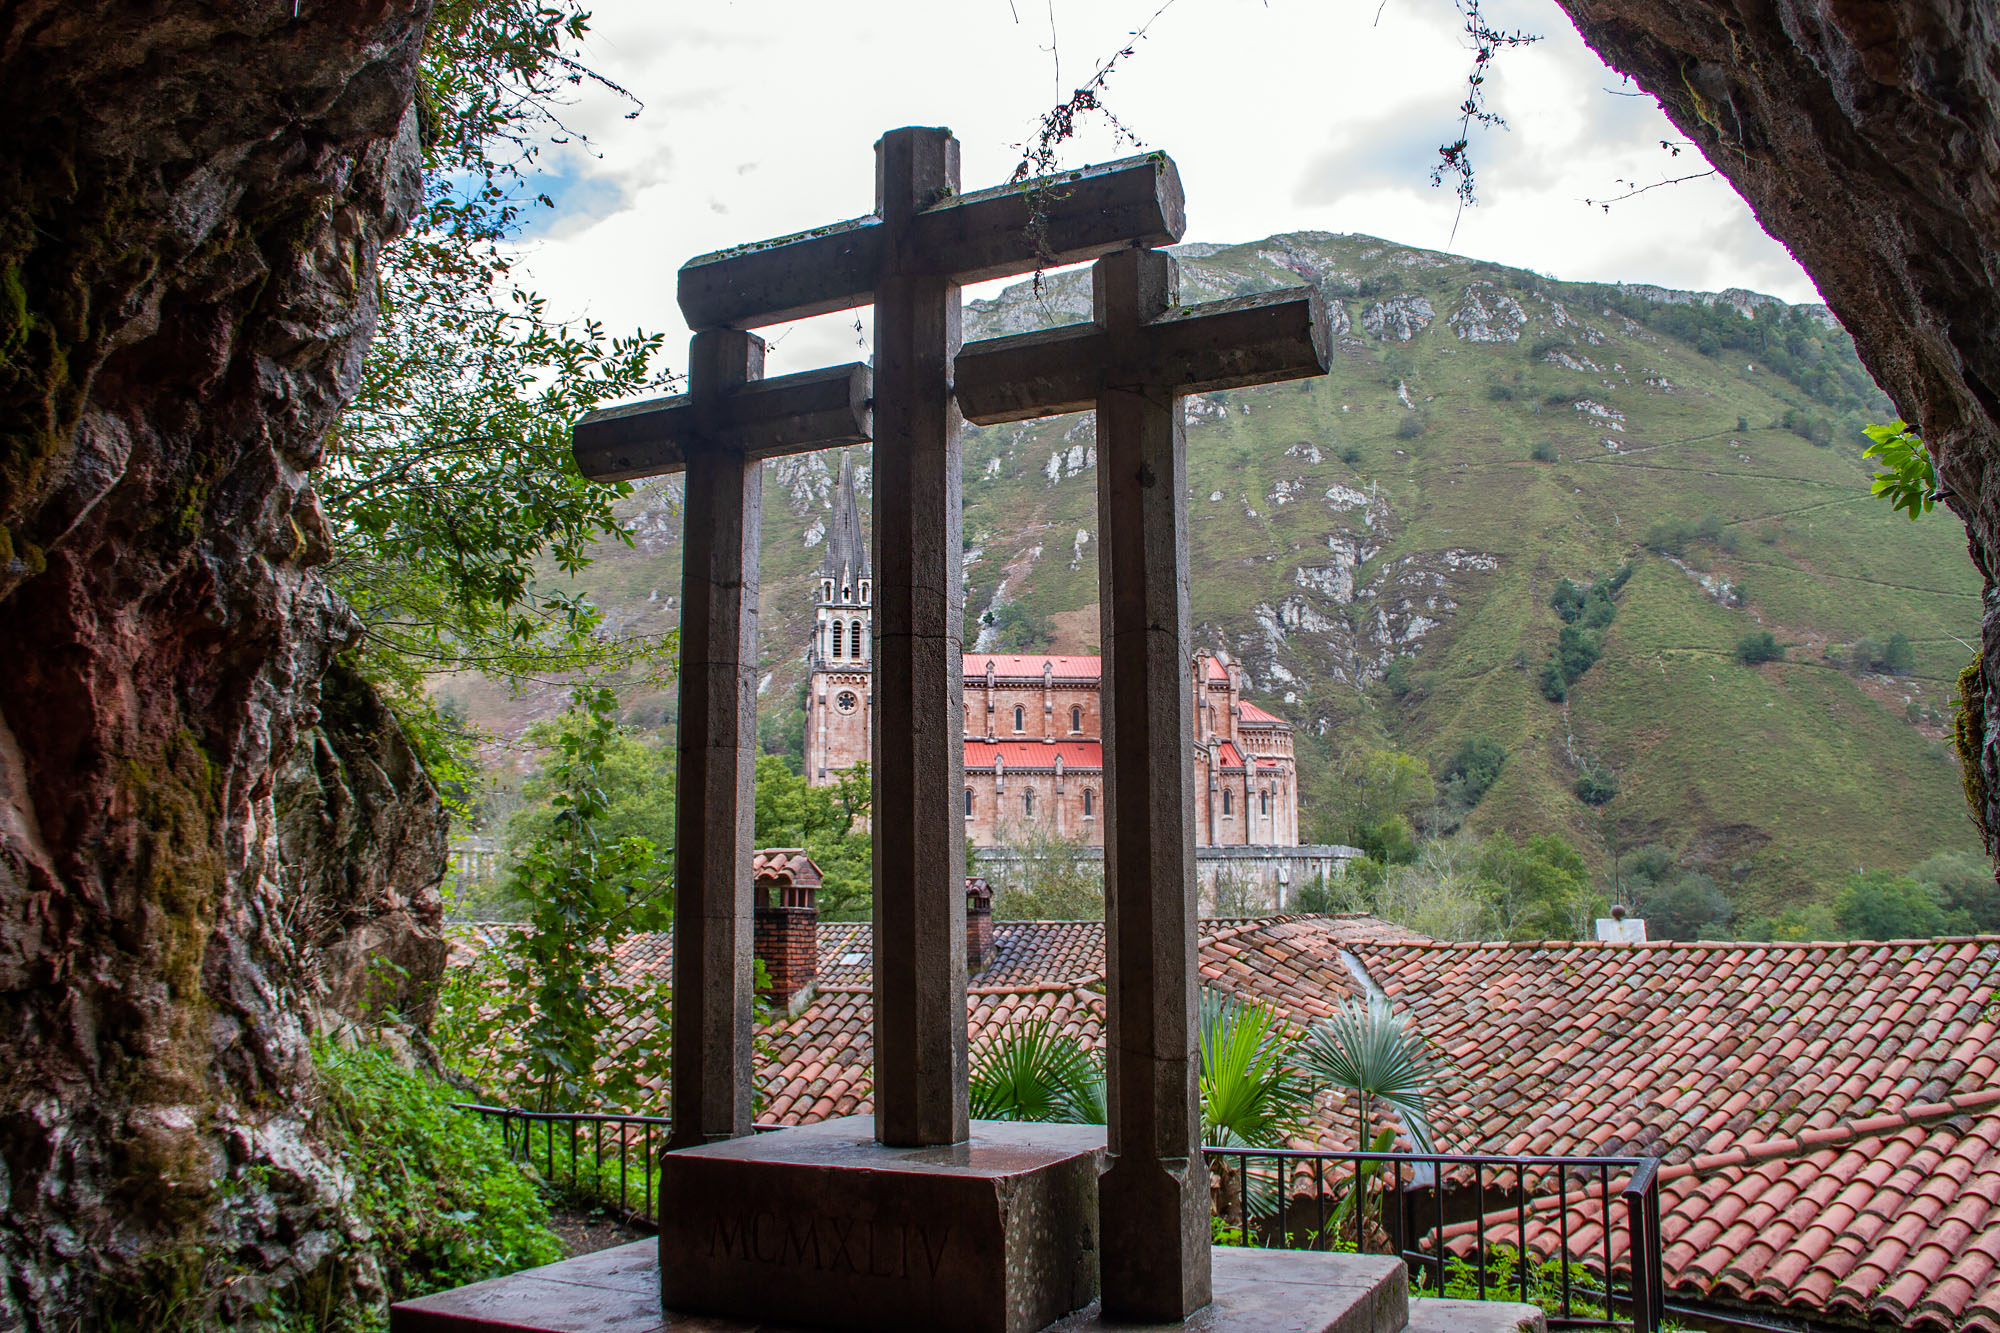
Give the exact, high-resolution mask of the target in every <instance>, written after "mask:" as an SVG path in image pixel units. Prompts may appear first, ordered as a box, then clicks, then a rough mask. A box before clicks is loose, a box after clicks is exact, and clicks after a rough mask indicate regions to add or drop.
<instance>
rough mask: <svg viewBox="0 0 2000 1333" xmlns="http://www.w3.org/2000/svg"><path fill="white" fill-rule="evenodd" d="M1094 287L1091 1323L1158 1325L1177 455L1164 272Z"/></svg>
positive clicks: (1181, 898)
mask: <svg viewBox="0 0 2000 1333" xmlns="http://www.w3.org/2000/svg"><path fill="white" fill-rule="evenodd" d="M1093 276H1094V286H1095V304H1096V308H1097V313H1096V317H1097V320H1098V322H1099V323H1100V324H1101V325H1103V326H1104V327H1105V329H1106V333H1107V337H1108V339H1109V341H1110V353H1111V355H1110V363H1111V366H1112V371H1111V373H1110V374H1109V375H1107V377H1106V383H1105V387H1104V389H1103V391H1102V392H1101V394H1100V396H1099V398H1098V400H1097V528H1098V533H1099V545H1098V585H1099V586H1098V598H1099V605H1100V608H1101V610H1100V612H1099V614H1100V617H1101V620H1102V635H1103V641H1104V680H1105V690H1104V698H1103V707H1104V756H1105V762H1104V794H1105V802H1104V806H1105V838H1104V869H1105V917H1106V922H1105V924H1106V929H1105V954H1106V964H1107V967H1106V971H1107V974H1108V981H1107V990H1106V1003H1105V1009H1106V1018H1107V1027H1108V1032H1107V1042H1106V1046H1107V1053H1108V1070H1107V1072H1108V1076H1109V1087H1108V1093H1109V1100H1110V1108H1109V1109H1110V1121H1111V1123H1110V1125H1109V1127H1108V1134H1109V1148H1110V1166H1109V1168H1108V1169H1107V1170H1106V1171H1105V1173H1104V1177H1103V1179H1102V1181H1101V1183H1100V1186H1099V1201H1100V1202H1099V1212H1100V1216H1101V1217H1102V1219H1103V1222H1102V1232H1103V1245H1104V1250H1103V1298H1104V1313H1105V1315H1106V1317H1107V1318H1112V1319H1120V1320H1132V1321H1140V1322H1154V1321H1157V1322H1168V1321H1178V1320H1180V1319H1183V1318H1185V1317H1186V1316H1187V1315H1189V1314H1191V1313H1192V1312H1194V1311H1195V1310H1197V1309H1199V1308H1201V1307H1202V1306H1204V1305H1206V1304H1208V1302H1209V1299H1210V1272H1209V1227H1208V1172H1207V1168H1206V1166H1205V1164H1204V1163H1203V1160H1202V1156H1201V1110H1200V1085H1199V1076H1200V1059H1199V1054H1198V1051H1197V1049H1196V1040H1197V1033H1196V1010H1195V1004H1196V1000H1195V914H1196V907H1195V873H1194V872H1195V855H1194V781H1193V766H1192V761H1191V759H1190V757H1189V753H1188V745H1189V737H1190V736H1191V735H1192V732H1193V717H1192V713H1191V708H1192V705H1191V701H1190V699H1189V695H1188V689H1187V681H1188V679H1189V672H1190V660H1189V648H1188V585H1187V569H1188V538H1187V517H1186V504H1185V500H1184V496H1185V492H1186V489H1187V438H1186V434H1185V432H1184V431H1183V429H1182V424H1181V411H1180V402H1179V399H1178V397H1177V396H1176V395H1175V394H1174V393H1173V391H1172V390H1171V389H1159V388H1151V387H1147V386H1146V385H1145V382H1144V379H1143V370H1144V367H1145V359H1146V352H1145V343H1144V339H1143V337H1142V326H1143V325H1144V324H1145V322H1146V321H1148V320H1151V319H1154V318H1156V317H1157V316H1159V315H1160V314H1161V313H1162V312H1164V311H1165V310H1166V309H1167V308H1168V306H1170V305H1173V304H1175V303H1176V300H1175V298H1176V295H1177V293H1176V279H1175V273H1174V269H1173V261H1172V260H1171V259H1169V258H1168V257H1167V256H1165V255H1162V254H1159V253H1157V252H1155V251H1151V250H1125V251H1121V252H1119V253H1117V254H1114V255H1111V256H1108V257H1107V258H1104V259H1101V260H1099V261H1098V263H1097V266H1096V270H1095V273H1094V275H1093ZM1176 1242H1178V1243H1176Z"/></svg>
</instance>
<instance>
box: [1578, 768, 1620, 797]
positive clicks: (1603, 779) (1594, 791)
mask: <svg viewBox="0 0 2000 1333" xmlns="http://www.w3.org/2000/svg"><path fill="white" fill-rule="evenodd" d="M1571 790H1573V791H1574V792H1575V793H1576V799H1577V800H1579V801H1582V802H1583V803H1584V804H1585V805H1603V804H1605V803H1606V802H1608V801H1610V800H1611V799H1612V798H1613V797H1615V796H1616V795H1618V777H1617V775H1616V774H1615V773H1613V772H1612V771H1611V770H1610V769H1608V768H1605V767H1603V766H1602V765H1599V764H1591V765H1589V766H1588V767H1586V768H1585V769H1584V770H1583V772H1582V773H1580V774H1578V775H1577V779H1576V785H1575V786H1574V787H1573V788H1571Z"/></svg>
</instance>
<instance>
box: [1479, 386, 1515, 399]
mask: <svg viewBox="0 0 2000 1333" xmlns="http://www.w3.org/2000/svg"><path fill="white" fill-rule="evenodd" d="M1486 397H1487V400H1488V401H1489V402H1495V403H1511V402H1513V401H1514V386H1513V385H1511V384H1489V385H1487V386H1486Z"/></svg>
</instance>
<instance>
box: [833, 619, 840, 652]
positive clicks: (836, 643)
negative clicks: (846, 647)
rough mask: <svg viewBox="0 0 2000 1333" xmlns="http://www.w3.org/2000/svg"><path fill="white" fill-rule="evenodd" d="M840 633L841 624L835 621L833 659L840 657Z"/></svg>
mask: <svg viewBox="0 0 2000 1333" xmlns="http://www.w3.org/2000/svg"><path fill="white" fill-rule="evenodd" d="M840 633H841V624H840V622H839V621H838V620H836V621H834V622H833V655H834V656H835V657H839V656H840Z"/></svg>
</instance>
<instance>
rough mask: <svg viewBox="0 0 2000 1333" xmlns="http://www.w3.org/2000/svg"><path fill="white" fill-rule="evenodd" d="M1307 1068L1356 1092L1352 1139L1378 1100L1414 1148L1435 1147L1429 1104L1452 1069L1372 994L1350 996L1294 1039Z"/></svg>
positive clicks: (1364, 1128)
mask: <svg viewBox="0 0 2000 1333" xmlns="http://www.w3.org/2000/svg"><path fill="white" fill-rule="evenodd" d="M1299 1058H1300V1060H1301V1061H1302V1062H1303V1063H1304V1065H1305V1067H1306V1070H1307V1071H1308V1072H1309V1073H1311V1074H1313V1075H1316V1076H1317V1077H1318V1078H1320V1079H1322V1080H1324V1081H1325V1082H1326V1083H1328V1084H1330V1085H1331V1086H1333V1087H1336V1088H1346V1089H1348V1090H1349V1091H1351V1092H1353V1093H1354V1094H1355V1127H1354V1142H1355V1146H1356V1147H1361V1148H1365V1147H1366V1145H1367V1144H1368V1141H1369V1138H1370V1135H1369V1133H1368V1121H1369V1112H1370V1111H1371V1110H1372V1109H1373V1103H1375V1102H1380V1103H1381V1104H1382V1105H1383V1106H1385V1107H1387V1108H1388V1109H1389V1110H1390V1111H1391V1112H1393V1113H1394V1114H1395V1116H1396V1118H1397V1120H1399V1121H1400V1122H1401V1123H1402V1126H1403V1132H1404V1133H1405V1134H1407V1135H1408V1136H1409V1139H1410V1142H1411V1143H1412V1144H1413V1145H1415V1147H1416V1150H1417V1151H1418V1152H1425V1153H1427V1152H1433V1151H1435V1136H1434V1135H1433V1134H1432V1132H1431V1110H1432V1108H1433V1107H1434V1106H1435V1105H1436V1103H1437V1098H1438V1094H1439V1093H1440V1092H1441V1091H1442V1090H1443V1088H1444V1083H1445V1080H1446V1079H1447V1078H1449V1077H1450V1074H1451V1070H1450V1068H1449V1067H1448V1066H1447V1065H1445V1064H1444V1062H1443V1061H1441V1060H1439V1059H1438V1058H1437V1057H1436V1056H1435V1055H1433V1054H1432V1053H1431V1048H1430V1045H1429V1043H1427V1042H1426V1041H1425V1040H1424V1038H1423V1036H1422V1034H1420V1033H1419V1032H1417V1030H1416V1028H1415V1026H1414V1025H1413V1024H1412V1023H1411V1021H1410V1019H1409V1018H1408V1017H1407V1016H1405V1015H1402V1014H1398V1013H1397V1012H1396V1011H1395V1009H1394V1008H1393V1007H1391V1005H1390V1004H1389V1001H1388V1000H1387V999H1385V998H1383V997H1382V996H1376V997H1374V998H1372V999H1369V1000H1367V1001H1365V1002H1364V1001H1358V1000H1350V1001H1349V1002H1347V1003H1346V1004H1343V1005H1341V1006H1340V1008H1338V1009H1336V1010H1335V1011H1334V1014H1333V1017H1332V1018H1329V1019H1325V1020H1323V1021H1321V1022H1318V1023H1315V1024H1313V1025H1312V1027H1310V1028H1308V1029H1307V1030H1306V1035H1305V1037H1304V1039H1303V1040H1301V1041H1300V1043H1299Z"/></svg>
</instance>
